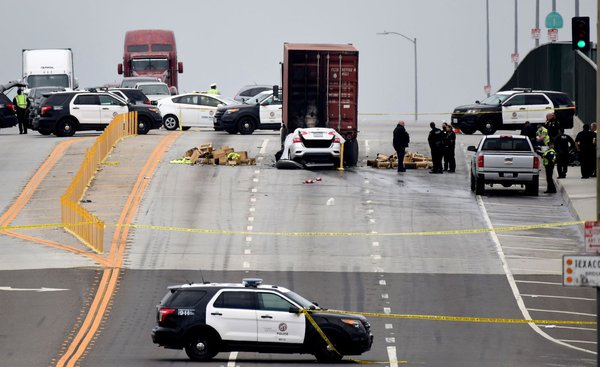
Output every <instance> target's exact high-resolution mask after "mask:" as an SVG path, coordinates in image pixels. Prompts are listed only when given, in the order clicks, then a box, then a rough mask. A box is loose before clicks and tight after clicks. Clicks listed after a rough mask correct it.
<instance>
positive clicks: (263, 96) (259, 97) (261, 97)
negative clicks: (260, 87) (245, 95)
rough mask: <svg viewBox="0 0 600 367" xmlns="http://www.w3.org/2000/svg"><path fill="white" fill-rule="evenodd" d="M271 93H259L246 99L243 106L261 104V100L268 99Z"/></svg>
mask: <svg viewBox="0 0 600 367" xmlns="http://www.w3.org/2000/svg"><path fill="white" fill-rule="evenodd" d="M272 94H273V93H272V92H261V93H258V94H257V95H255V96H254V97H252V98H250V99H247V100H246V101H244V103H245V104H257V103H260V102H262V101H263V100H265V99H267V98H269V97H270V96H271V95H272Z"/></svg>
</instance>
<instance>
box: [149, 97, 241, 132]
mask: <svg viewBox="0 0 600 367" xmlns="http://www.w3.org/2000/svg"><path fill="white" fill-rule="evenodd" d="M231 104H238V102H236V101H234V100H233V99H231V98H228V97H225V96H220V95H214V94H204V93H186V94H180V95H178V96H173V97H168V98H163V99H161V100H160V101H159V102H158V108H159V110H160V113H161V115H162V116H163V126H164V127H165V129H167V130H175V129H177V128H178V127H179V124H181V126H182V127H185V128H189V127H213V116H214V115H215V112H217V107H219V106H227V105H231Z"/></svg>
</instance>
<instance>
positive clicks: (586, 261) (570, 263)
mask: <svg viewBox="0 0 600 367" xmlns="http://www.w3.org/2000/svg"><path fill="white" fill-rule="evenodd" d="M563 285H564V286H570V287H600V256H595V255H564V256H563Z"/></svg>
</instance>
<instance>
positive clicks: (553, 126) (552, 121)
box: [546, 112, 560, 140]
mask: <svg viewBox="0 0 600 367" xmlns="http://www.w3.org/2000/svg"><path fill="white" fill-rule="evenodd" d="M546 130H548V136H549V137H550V140H554V138H555V137H556V136H557V135H558V134H559V130H560V123H559V122H558V121H556V116H555V115H554V113H552V112H550V113H548V114H546Z"/></svg>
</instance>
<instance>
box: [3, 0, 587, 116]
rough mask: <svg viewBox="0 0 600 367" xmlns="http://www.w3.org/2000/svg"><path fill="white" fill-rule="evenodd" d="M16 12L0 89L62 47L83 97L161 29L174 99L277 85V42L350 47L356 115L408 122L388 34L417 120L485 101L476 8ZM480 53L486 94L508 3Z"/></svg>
mask: <svg viewBox="0 0 600 367" xmlns="http://www.w3.org/2000/svg"><path fill="white" fill-rule="evenodd" d="M574 3H575V2H574V0H557V11H558V12H559V13H560V14H561V15H562V16H563V19H564V26H565V27H564V28H563V29H561V30H559V41H570V39H571V17H572V16H574V13H575V6H574ZM596 3H597V2H596V0H580V15H581V16H590V17H591V18H592V24H591V29H592V41H593V42H595V41H596V35H595V33H596V32H595V29H596V14H597V11H596ZM5 5H8V3H6V4H5ZM24 6H25V9H26V10H25V11H23V12H13V13H12V14H15V16H12V17H9V16H6V17H3V29H4V33H5V34H4V37H3V41H2V54H1V55H2V56H1V57H0V83H5V82H6V81H8V80H12V79H19V78H20V77H21V50H22V49H24V48H67V47H68V48H71V49H72V50H73V52H74V59H75V74H76V76H77V77H78V78H79V84H80V86H81V87H89V86H97V85H102V84H105V83H110V82H118V81H120V79H121V77H120V76H119V75H118V74H117V64H118V63H119V62H122V58H123V41H124V36H125V32H126V31H127V30H132V29H148V28H152V29H171V30H173V31H174V32H175V37H176V41H177V49H178V54H179V61H182V62H183V64H184V73H183V74H180V76H179V78H180V82H179V86H180V92H185V91H192V90H203V89H206V88H208V86H209V84H210V83H212V82H216V83H217V84H218V86H219V89H220V90H221V93H223V94H226V95H229V96H233V95H234V94H235V92H236V91H237V90H238V89H239V88H240V87H241V86H243V85H246V84H253V83H258V84H272V83H279V76H280V69H279V62H280V61H281V60H282V57H283V56H282V55H283V43H284V42H302V43H305V42H310V43H353V44H354V45H355V46H356V47H357V48H358V50H359V51H360V62H359V66H360V67H359V79H360V91H359V112H361V113H394V115H393V116H394V118H396V117H405V118H412V115H411V114H412V113H413V110H414V84H413V83H414V74H413V73H414V64H413V57H414V56H413V50H414V48H413V44H412V43H411V42H409V41H407V40H405V39H404V38H402V37H400V36H394V35H388V36H380V35H376V33H377V32H382V31H384V30H387V31H395V32H399V33H402V34H404V35H406V36H408V37H410V38H413V37H416V38H417V44H418V83H419V112H422V113H426V112H431V113H443V112H450V111H451V110H452V109H453V108H454V107H455V106H457V105H459V104H465V103H471V102H473V101H474V100H476V99H482V98H483V97H484V96H485V93H484V91H483V86H484V85H485V84H486V81H487V77H486V32H485V0H452V1H448V0H412V1H411V0H369V1H359V0H301V1H289V0H259V1H241V0H240V1H238V0H218V1H214V0H212V1H204V0H196V1H173V2H170V1H164V0H163V1H156V0H143V1H140V0H127V1H117V0H102V1H94V2H92V1H80V0H54V1H38V0H35V1H29V2H27V3H26V4H25V5H24ZM17 7H20V6H19V5H17ZM13 8H14V7H13ZM551 8H552V1H551V0H541V1H540V28H541V29H542V36H541V38H540V43H541V44H543V43H546V42H548V39H547V30H546V28H545V27H544V19H545V17H546V15H547V14H548V13H549V12H550V11H551ZM518 10H519V22H518V26H519V32H518V33H519V34H518V38H519V40H518V41H519V49H518V51H519V53H520V55H521V60H522V59H523V58H524V57H525V55H526V54H527V53H528V52H529V50H531V49H532V48H533V47H534V40H533V39H532V38H531V28H534V26H535V1H534V0H519V2H518ZM17 14H20V15H17ZM490 44H491V51H490V56H491V85H492V90H493V91H495V90H497V89H498V88H500V87H501V86H502V85H503V84H504V83H505V82H506V81H507V80H508V79H509V78H510V76H511V75H512V72H513V70H514V64H513V63H512V61H511V53H512V52H513V50H514V1H512V0H490ZM398 113H407V114H408V115H406V116H401V115H400V114H398ZM436 116H437V118H438V119H443V118H445V119H447V118H448V117H449V116H448V115H436ZM423 117H424V118H429V117H431V118H433V117H434V116H423Z"/></svg>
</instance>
